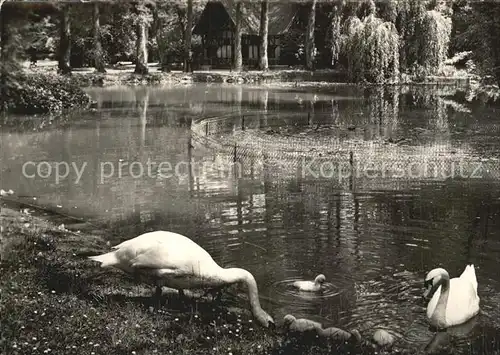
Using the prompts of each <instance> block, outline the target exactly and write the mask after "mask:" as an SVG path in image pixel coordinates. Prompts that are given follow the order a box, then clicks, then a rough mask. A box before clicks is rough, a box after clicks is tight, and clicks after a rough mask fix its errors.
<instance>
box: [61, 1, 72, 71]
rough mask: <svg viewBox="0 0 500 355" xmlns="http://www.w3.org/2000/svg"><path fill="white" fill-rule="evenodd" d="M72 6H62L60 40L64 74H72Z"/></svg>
mask: <svg viewBox="0 0 500 355" xmlns="http://www.w3.org/2000/svg"><path fill="white" fill-rule="evenodd" d="M69 10H70V5H62V8H61V13H60V16H61V22H60V24H59V26H60V40H59V70H60V71H61V73H62V74H71V65H70V57H71V18H70V15H69Z"/></svg>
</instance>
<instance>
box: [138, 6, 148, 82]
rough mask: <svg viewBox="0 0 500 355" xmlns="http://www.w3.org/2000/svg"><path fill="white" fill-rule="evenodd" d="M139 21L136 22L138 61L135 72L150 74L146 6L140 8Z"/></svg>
mask: <svg viewBox="0 0 500 355" xmlns="http://www.w3.org/2000/svg"><path fill="white" fill-rule="evenodd" d="M138 10H139V11H138V13H139V14H138V16H137V23H136V34H137V40H136V44H135V45H136V47H135V48H136V61H135V73H136V74H142V75H145V74H148V72H149V70H148V47H147V40H146V15H147V14H146V11H147V9H145V8H139V9H138Z"/></svg>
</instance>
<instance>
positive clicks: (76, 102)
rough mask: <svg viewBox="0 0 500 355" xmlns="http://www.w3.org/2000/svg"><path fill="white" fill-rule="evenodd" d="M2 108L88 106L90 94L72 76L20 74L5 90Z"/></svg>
mask: <svg viewBox="0 0 500 355" xmlns="http://www.w3.org/2000/svg"><path fill="white" fill-rule="evenodd" d="M1 100H2V105H3V109H5V110H8V111H10V112H19V113H25V114H36V113H54V112H60V111H62V110H67V109H72V108H80V107H87V106H88V105H89V104H90V97H89V96H88V95H87V94H86V93H85V92H84V91H83V90H82V89H81V88H80V86H79V85H78V84H77V83H75V82H73V80H72V79H71V78H67V77H63V76H54V75H40V74H36V75H25V74H23V75H18V76H16V77H15V81H12V82H11V83H10V84H9V85H7V86H6V87H5V88H4V90H3V95H2V99H1Z"/></svg>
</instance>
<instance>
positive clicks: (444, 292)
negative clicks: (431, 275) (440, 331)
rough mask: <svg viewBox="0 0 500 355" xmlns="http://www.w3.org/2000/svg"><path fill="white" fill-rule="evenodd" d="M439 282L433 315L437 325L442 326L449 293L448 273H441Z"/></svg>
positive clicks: (444, 323)
mask: <svg viewBox="0 0 500 355" xmlns="http://www.w3.org/2000/svg"><path fill="white" fill-rule="evenodd" d="M439 284H440V286H441V291H440V294H439V299H438V302H437V304H436V308H435V310H434V314H433V317H434V318H435V319H436V321H437V324H438V326H443V327H444V326H445V325H446V305H447V304H448V296H449V295H450V276H449V275H448V273H443V274H441V281H440V282H439Z"/></svg>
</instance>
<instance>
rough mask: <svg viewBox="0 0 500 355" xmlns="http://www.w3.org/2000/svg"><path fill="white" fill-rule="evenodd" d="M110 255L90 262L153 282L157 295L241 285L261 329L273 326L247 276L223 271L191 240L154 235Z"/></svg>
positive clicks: (127, 243) (242, 272) (116, 248)
mask: <svg viewBox="0 0 500 355" xmlns="http://www.w3.org/2000/svg"><path fill="white" fill-rule="evenodd" d="M113 249H114V250H113V251H111V252H109V253H105V254H102V255H97V256H91V257H89V259H91V260H94V261H98V262H100V263H101V267H114V268H117V269H120V270H122V271H124V272H126V273H129V274H133V275H139V276H147V277H150V278H152V279H153V280H154V283H155V285H156V295H157V296H159V295H161V286H167V287H170V288H175V289H177V290H179V293H180V294H183V291H182V290H183V289H196V288H198V289H199V288H221V287H224V286H229V285H231V284H234V283H243V284H245V285H246V287H247V290H248V296H249V299H250V306H251V310H252V313H253V315H254V317H255V318H256V319H257V320H258V321H259V323H260V324H262V325H263V326H264V327H269V326H272V325H274V320H273V318H272V317H271V316H270V315H268V314H267V313H266V312H265V311H264V310H263V309H262V308H261V306H260V302H259V294H258V289H257V283H256V282H255V279H254V277H253V276H252V274H251V273H250V272H248V271H247V270H244V269H240V268H222V267H220V266H219V265H218V264H217V263H216V262H215V261H214V260H213V259H212V257H211V256H210V254H209V253H208V252H207V251H206V250H205V249H203V248H202V247H200V246H199V245H198V244H196V243H195V242H193V241H192V240H191V239H189V238H187V237H185V236H183V235H181V234H177V233H173V232H166V231H155V232H149V233H144V234H142V235H140V236H138V237H135V238H132V239H129V240H126V241H124V242H123V243H121V244H118V245H117V246H114V247H113Z"/></svg>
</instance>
